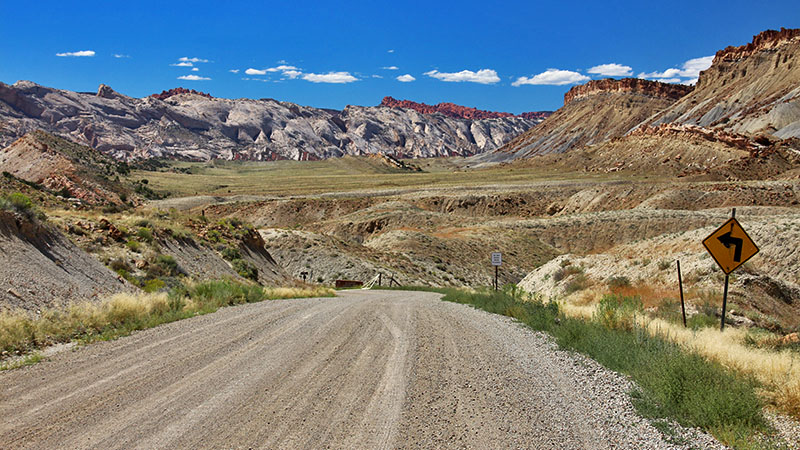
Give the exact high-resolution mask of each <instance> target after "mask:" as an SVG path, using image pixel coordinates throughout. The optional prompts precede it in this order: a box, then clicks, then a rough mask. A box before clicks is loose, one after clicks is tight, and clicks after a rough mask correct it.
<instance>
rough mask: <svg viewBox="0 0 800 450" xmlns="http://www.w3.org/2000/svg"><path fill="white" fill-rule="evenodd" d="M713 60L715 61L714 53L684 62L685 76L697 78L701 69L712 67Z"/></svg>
mask: <svg viewBox="0 0 800 450" xmlns="http://www.w3.org/2000/svg"><path fill="white" fill-rule="evenodd" d="M712 62H714V55H711V56H703V57H701V58H693V59H690V60H688V61H686V62H685V63H683V76H684V77H688V78H697V77H699V76H700V72H701V71H703V70H706V69H708V68H709V67H711V63H712Z"/></svg>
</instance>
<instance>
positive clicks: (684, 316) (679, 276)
mask: <svg viewBox="0 0 800 450" xmlns="http://www.w3.org/2000/svg"><path fill="white" fill-rule="evenodd" d="M675 262H676V263H678V288H679V289H680V291H681V314H683V327H684V328H685V327H686V304H685V303H684V302H683V279H682V278H681V261H680V260H678V261H675Z"/></svg>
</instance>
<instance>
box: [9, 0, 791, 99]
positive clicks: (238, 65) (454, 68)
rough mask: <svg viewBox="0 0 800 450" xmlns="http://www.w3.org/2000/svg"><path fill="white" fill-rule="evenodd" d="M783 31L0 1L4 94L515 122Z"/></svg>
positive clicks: (400, 6) (670, 23) (514, 13)
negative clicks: (196, 93)
mask: <svg viewBox="0 0 800 450" xmlns="http://www.w3.org/2000/svg"><path fill="white" fill-rule="evenodd" d="M781 26H783V27H786V28H798V27H800V7H798V5H797V0H791V1H765V2H757V3H756V2H751V1H748V2H745V1H738V0H732V1H724V2H723V1H705V2H704V1H693V2H672V3H656V4H653V3H652V2H641V1H636V2H599V1H595V2H578V1H573V2H569V3H567V2H536V1H525V2H498V3H497V4H492V3H488V2H485V1H472V0H462V1H457V2H450V1H438V2H437V1H420V2H417V1H409V2H403V1H395V2H376V1H372V2H366V1H365V2H356V1H338V2H330V1H325V2H296V1H295V2H291V1H289V2H287V1H281V2H235V1H231V2H220V1H193V2H169V1H166V0H162V1H159V2H152V1H128V2H99V1H81V2H51V1H39V2H36V3H35V6H33V4H31V3H26V2H4V4H3V8H2V18H0V42H2V44H0V81H3V82H5V83H14V82H15V81H17V80H23V79H24V80H31V81H34V82H36V83H39V84H42V85H46V86H52V87H57V88H61V89H69V90H75V91H96V89H97V86H98V85H99V84H100V83H105V84H108V85H110V86H111V87H113V88H114V89H115V90H117V91H119V92H122V93H124V94H127V95H130V96H135V97H143V96H146V95H149V94H152V93H155V92H160V91H162V90H164V89H169V88H172V87H177V86H183V87H186V88H193V89H198V90H201V91H204V92H208V93H210V94H212V95H214V96H217V97H226V98H239V97H248V98H275V99H278V100H283V101H291V102H295V103H299V104H303V105H310V106H316V107H326V108H336V109H341V108H343V107H344V106H345V105H347V104H354V105H376V104H378V103H379V102H380V101H381V99H382V98H383V97H384V96H386V95H391V96H393V97H396V98H402V99H409V100H415V101H420V102H426V103H438V102H442V101H450V102H453V103H458V104H462V105H466V106H474V107H477V108H480V109H487V110H496V111H509V112H514V113H519V112H523V111H538V110H554V109H558V108H559V107H560V106H561V105H562V103H563V95H564V92H566V91H567V90H568V89H569V87H570V86H572V85H574V84H575V83H583V82H585V81H586V80H588V79H598V78H605V77H606V76H607V75H616V76H624V75H626V74H630V75H632V76H642V77H647V78H651V79H656V78H660V79H663V80H669V81H672V82H690V81H691V79H692V78H693V77H694V76H696V73H697V71H698V70H700V69H702V68H703V67H705V66H707V65H708V63H709V61H710V60H709V58H708V57H710V56H712V55H713V54H714V53H715V52H716V51H717V50H719V49H722V48H724V47H726V46H728V45H742V44H745V43H747V42H749V41H750V40H751V38H752V36H753V35H754V34H757V33H759V32H760V31H763V30H765V29H769V28H780V27H781ZM182 63H183V64H182ZM593 68H594V70H593V71H592V70H590V69H593ZM234 71H236V72H234ZM248 72H249V73H248ZM400 80H404V81H400Z"/></svg>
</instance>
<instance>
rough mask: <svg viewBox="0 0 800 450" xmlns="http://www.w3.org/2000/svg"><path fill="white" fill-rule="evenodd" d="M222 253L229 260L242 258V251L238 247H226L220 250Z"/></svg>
mask: <svg viewBox="0 0 800 450" xmlns="http://www.w3.org/2000/svg"><path fill="white" fill-rule="evenodd" d="M220 253H222V257H223V258H225V259H226V260H228V261H233V260H235V259H242V253H241V252H240V251H239V249H238V248H234V247H225V248H223V249H222V251H220Z"/></svg>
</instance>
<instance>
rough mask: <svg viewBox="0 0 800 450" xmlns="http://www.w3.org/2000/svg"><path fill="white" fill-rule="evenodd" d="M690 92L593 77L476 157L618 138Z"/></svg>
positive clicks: (498, 157) (508, 156)
mask: <svg viewBox="0 0 800 450" xmlns="http://www.w3.org/2000/svg"><path fill="white" fill-rule="evenodd" d="M691 90H692V88H691V87H690V86H682V85H675V84H665V83H659V82H656V81H648V80H640V79H637V78H625V79H622V80H615V79H610V78H609V79H605V80H593V81H590V82H588V83H586V84H584V85H581V86H575V87H573V88H572V89H570V90H569V91H568V92H567V93H566V94H565V95H564V106H563V107H562V108H560V109H559V110H558V111H556V112H555V113H553V114H552V115H551V116H550V117H548V118H547V119H546V120H545V121H544V122H542V123H541V124H540V125H538V126H536V127H534V128H531V129H530V130H528V131H526V132H525V133H522V134H521V135H519V136H517V137H516V138H514V139H513V140H512V141H511V142H509V143H508V144H506V145H504V146H503V147H501V148H499V149H497V150H495V151H492V152H489V153H485V154H482V155H480V156H479V157H477V159H478V160H480V161H481V162H498V161H508V160H512V159H517V158H529V157H532V156H536V155H544V154H548V153H563V152H566V151H568V150H571V149H575V148H580V147H582V146H585V145H590V144H596V143H600V142H604V141H606V140H608V139H611V138H614V137H620V136H623V135H625V133H627V132H628V131H630V130H631V129H632V128H634V127H636V126H637V125H638V124H640V123H641V122H642V121H643V120H645V119H647V118H648V117H650V116H652V115H653V114H655V113H657V112H659V111H662V110H664V109H665V108H667V107H668V106H670V105H672V104H673V103H674V102H675V101H676V100H678V99H679V98H681V97H683V96H684V95H686V94H688V93H689V92H691Z"/></svg>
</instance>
